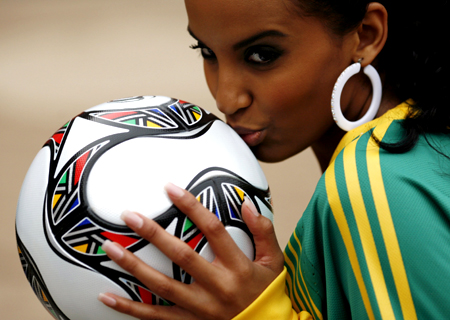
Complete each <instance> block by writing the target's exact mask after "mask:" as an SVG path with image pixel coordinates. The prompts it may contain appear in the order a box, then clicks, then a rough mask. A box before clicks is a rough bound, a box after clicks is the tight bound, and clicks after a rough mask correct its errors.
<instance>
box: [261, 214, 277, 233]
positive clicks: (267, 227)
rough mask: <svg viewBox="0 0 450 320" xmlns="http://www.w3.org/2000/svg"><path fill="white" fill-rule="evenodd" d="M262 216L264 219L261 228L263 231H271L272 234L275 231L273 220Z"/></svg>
mask: <svg viewBox="0 0 450 320" xmlns="http://www.w3.org/2000/svg"><path fill="white" fill-rule="evenodd" d="M261 218H263V219H261V229H262V231H263V232H267V233H270V234H273V233H275V229H274V227H273V223H272V221H270V220H269V219H267V218H266V217H261Z"/></svg>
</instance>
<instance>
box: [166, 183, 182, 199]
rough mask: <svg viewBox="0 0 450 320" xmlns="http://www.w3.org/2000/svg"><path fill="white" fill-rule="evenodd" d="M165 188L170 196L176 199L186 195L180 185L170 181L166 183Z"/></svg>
mask: <svg viewBox="0 0 450 320" xmlns="http://www.w3.org/2000/svg"><path fill="white" fill-rule="evenodd" d="M164 189H165V190H166V192H167V194H168V195H169V196H171V197H172V198H175V199H178V198H181V197H182V196H183V195H184V191H183V189H181V188H180V187H177V186H176V185H174V184H173V183H170V182H169V183H168V184H166V186H165V187H164Z"/></svg>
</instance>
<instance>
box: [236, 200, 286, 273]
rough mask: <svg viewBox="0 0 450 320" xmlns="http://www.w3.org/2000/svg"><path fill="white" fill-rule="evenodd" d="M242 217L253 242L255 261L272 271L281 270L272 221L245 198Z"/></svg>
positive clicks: (281, 263)
mask: <svg viewBox="0 0 450 320" xmlns="http://www.w3.org/2000/svg"><path fill="white" fill-rule="evenodd" d="M241 211H242V217H243V219H244V222H245V223H246V224H247V227H248V229H249V230H250V232H251V233H252V235H253V240H254V242H255V251H256V252H255V260H254V261H255V262H257V263H259V264H261V265H264V266H266V267H269V268H270V269H272V270H273V271H276V272H281V271H282V270H283V261H284V258H283V253H282V251H281V249H280V246H279V245H278V240H277V237H276V235H275V229H274V227H273V223H272V221H270V220H269V219H267V218H266V217H264V216H263V215H261V214H259V213H258V211H257V209H256V207H255V205H254V204H253V202H252V201H251V200H250V199H248V198H245V200H244V203H243V204H242V209H241Z"/></svg>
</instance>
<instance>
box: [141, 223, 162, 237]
mask: <svg viewBox="0 0 450 320" xmlns="http://www.w3.org/2000/svg"><path fill="white" fill-rule="evenodd" d="M157 233H158V226H157V224H156V223H149V224H147V225H146V227H145V230H144V235H143V236H144V238H145V239H147V240H148V241H150V240H151V239H153V238H154V237H155V236H156V235H157Z"/></svg>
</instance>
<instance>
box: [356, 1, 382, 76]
mask: <svg viewBox="0 0 450 320" xmlns="http://www.w3.org/2000/svg"><path fill="white" fill-rule="evenodd" d="M387 21H388V13H387V10H386V8H385V7H384V6H383V5H382V4H380V3H378V2H371V3H370V4H369V6H368V8H367V12H366V15H365V16H364V19H363V20H362V22H361V25H360V26H359V27H358V31H357V36H358V39H359V44H358V47H357V49H356V51H355V56H354V61H355V62H356V61H358V60H359V59H361V58H362V59H363V60H362V61H361V65H362V66H363V67H365V66H367V65H369V64H371V63H372V62H373V61H374V60H375V58H376V57H377V56H378V54H379V53H380V51H381V50H382V49H383V47H384V45H385V43H386V39H387V34H388V24H387Z"/></svg>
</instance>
